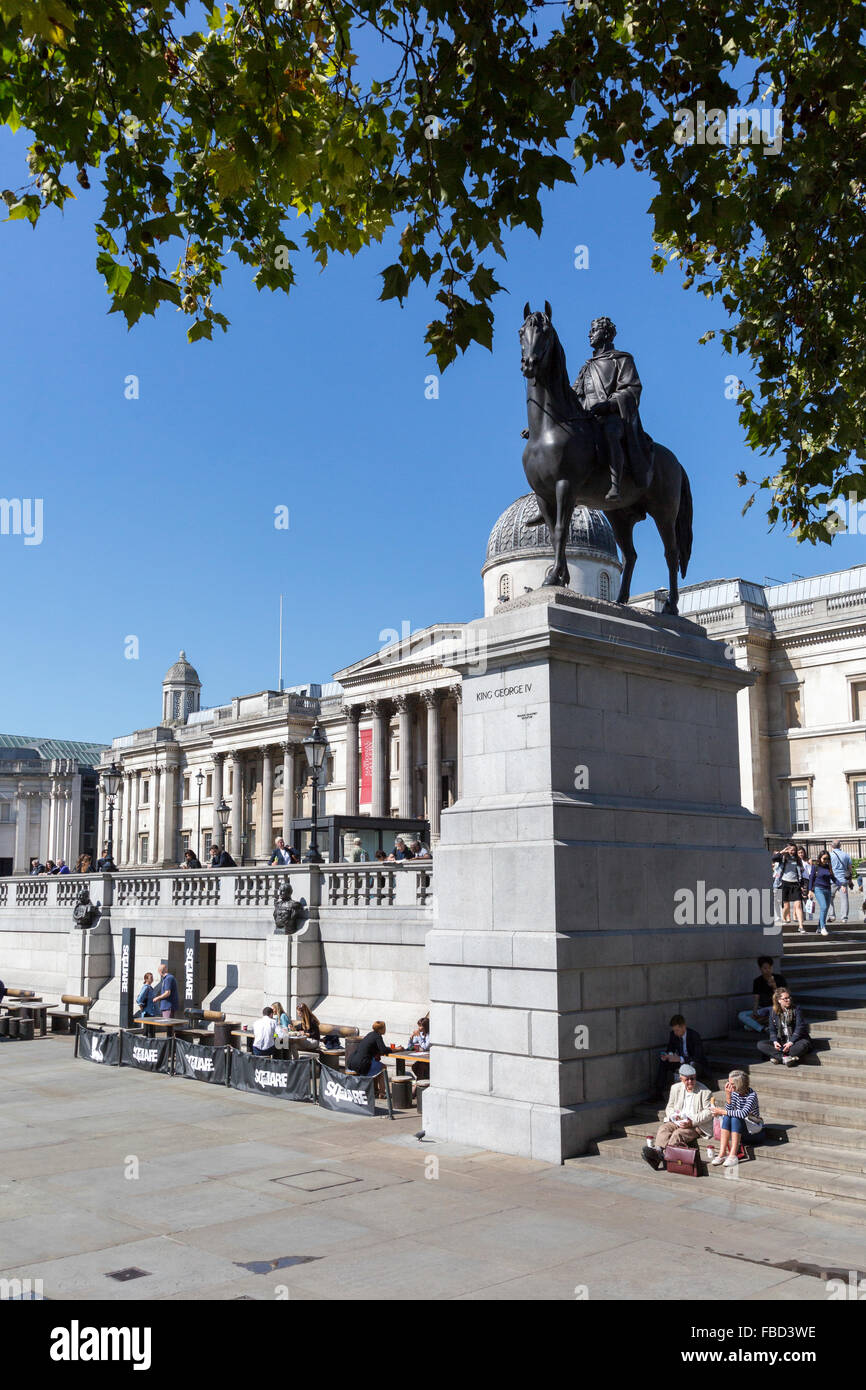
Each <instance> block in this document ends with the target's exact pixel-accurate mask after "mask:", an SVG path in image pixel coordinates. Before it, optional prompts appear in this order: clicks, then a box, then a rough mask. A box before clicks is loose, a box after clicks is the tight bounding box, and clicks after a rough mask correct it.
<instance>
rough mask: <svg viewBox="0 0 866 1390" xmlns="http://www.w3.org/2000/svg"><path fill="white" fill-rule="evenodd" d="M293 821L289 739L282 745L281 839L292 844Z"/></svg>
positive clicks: (292, 760) (292, 749) (292, 748)
mask: <svg viewBox="0 0 866 1390" xmlns="http://www.w3.org/2000/svg"><path fill="white" fill-rule="evenodd" d="M294 819H295V745H294V744H293V743H292V741H291V739H287V740H286V742H285V743H284V744H283V839H284V840H285V842H286V844H287V845H290V844H291V843H292V826H293V823H294Z"/></svg>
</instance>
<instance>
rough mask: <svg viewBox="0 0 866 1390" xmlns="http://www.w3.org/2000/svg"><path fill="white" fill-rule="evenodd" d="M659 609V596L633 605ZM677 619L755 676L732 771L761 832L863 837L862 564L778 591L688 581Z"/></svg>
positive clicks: (865, 648) (865, 658) (865, 601)
mask: <svg viewBox="0 0 866 1390" xmlns="http://www.w3.org/2000/svg"><path fill="white" fill-rule="evenodd" d="M662 602H663V595H662V594H661V593H660V592H657V593H655V594H646V595H643V596H642V597H641V598H639V599H636V600H635V603H636V605H638V606H641V607H660V605H661V603H662ZM680 612H681V613H682V614H683V616H684V617H687V618H691V619H692V620H693V621H694V622H698V623H700V624H702V626H704V627H705V628H706V630H707V635H708V636H710V637H713V638H716V639H718V640H719V641H723V642H725V644H726V647H727V648H728V652H729V656H730V658H731V660H734V661H736V663H737V665H738V666H741V667H744V668H745V669H747V670H750V671H751V672H752V673H753V674H754V676H755V683H754V684H753V685H752V686H750V687H749V688H748V689H746V690H743V691H742V692H741V693H740V695H739V697H738V705H739V734H740V776H741V782H742V796H743V804H744V805H745V806H747V807H748V808H749V809H750V810H753V811H755V812H756V813H757V814H758V815H759V816H760V817H761V819H762V821H763V823H764V830H765V833H766V834H767V835H768V836H771V837H773V838H775V837H786V836H788V835H790V834H792V833H793V834H795V835H797V836H798V837H802V838H803V839H812V840H815V841H819V842H820V841H823V840H828V839H832V838H834V837H836V836H839V837H841V838H843V839H857V838H862V837H864V836H866V566H855V567H853V568H851V569H844V570H835V571H833V572H832V573H830V574H821V575H816V576H815V577H814V578H812V579H797V580H792V581H791V582H790V583H787V584H768V585H762V584H757V583H755V582H753V581H751V580H746V579H723V580H715V581H713V582H711V583H704V584H692V585H689V586H687V587H686V588H685V589H683V590H681V591H680Z"/></svg>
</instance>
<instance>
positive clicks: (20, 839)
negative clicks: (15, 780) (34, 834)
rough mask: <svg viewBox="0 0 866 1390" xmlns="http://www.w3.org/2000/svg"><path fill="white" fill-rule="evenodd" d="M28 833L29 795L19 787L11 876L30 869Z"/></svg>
mask: <svg viewBox="0 0 866 1390" xmlns="http://www.w3.org/2000/svg"><path fill="white" fill-rule="evenodd" d="M29 833H30V793H29V792H27V791H25V789H24V787H22V786H19V788H18V792H17V795H16V798H15V858H14V860H13V863H12V872H13V874H26V873H27V870H28V869H29V867H30V859H29V857H28V854H27V841H28V838H29Z"/></svg>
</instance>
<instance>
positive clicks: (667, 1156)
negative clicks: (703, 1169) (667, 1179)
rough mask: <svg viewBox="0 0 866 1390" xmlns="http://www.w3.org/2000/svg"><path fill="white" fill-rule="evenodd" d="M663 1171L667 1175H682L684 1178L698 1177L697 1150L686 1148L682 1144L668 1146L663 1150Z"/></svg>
mask: <svg viewBox="0 0 866 1390" xmlns="http://www.w3.org/2000/svg"><path fill="white" fill-rule="evenodd" d="M664 1161H665V1169H666V1170H667V1172H668V1173H682V1174H684V1175H685V1176H686V1177H689V1178H696V1177H698V1174H699V1170H698V1150H697V1149H696V1148H694V1149H691V1148H686V1146H685V1145H684V1144H668V1145H667V1146H666V1147H665V1150H664Z"/></svg>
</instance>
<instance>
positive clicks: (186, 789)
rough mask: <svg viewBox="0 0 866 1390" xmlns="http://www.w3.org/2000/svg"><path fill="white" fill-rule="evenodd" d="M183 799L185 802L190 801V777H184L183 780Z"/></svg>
mask: <svg viewBox="0 0 866 1390" xmlns="http://www.w3.org/2000/svg"><path fill="white" fill-rule="evenodd" d="M183 799H184V801H189V778H188V777H184V779H183Z"/></svg>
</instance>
